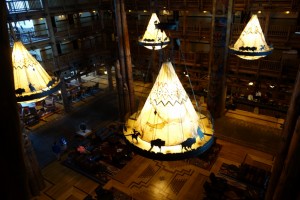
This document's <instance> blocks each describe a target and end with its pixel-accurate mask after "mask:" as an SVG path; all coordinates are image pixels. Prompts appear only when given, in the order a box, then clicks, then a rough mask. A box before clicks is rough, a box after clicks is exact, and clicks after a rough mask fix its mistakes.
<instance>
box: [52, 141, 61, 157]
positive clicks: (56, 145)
mask: <svg viewBox="0 0 300 200" xmlns="http://www.w3.org/2000/svg"><path fill="white" fill-rule="evenodd" d="M52 151H53V153H54V154H55V155H56V158H57V160H60V159H61V147H60V144H59V143H58V142H56V141H55V142H54V143H53V145H52Z"/></svg>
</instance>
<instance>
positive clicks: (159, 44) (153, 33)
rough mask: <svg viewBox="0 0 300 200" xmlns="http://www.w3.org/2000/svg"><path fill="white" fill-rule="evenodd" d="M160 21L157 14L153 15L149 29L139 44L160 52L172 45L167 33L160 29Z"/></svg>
mask: <svg viewBox="0 0 300 200" xmlns="http://www.w3.org/2000/svg"><path fill="white" fill-rule="evenodd" d="M159 23H160V21H159V19H158V17H157V15H156V13H152V15H151V18H150V21H149V23H148V26H147V29H146V31H145V33H144V35H143V36H142V37H140V38H139V44H140V45H143V46H144V47H146V48H147V49H151V50H152V49H154V50H159V49H162V48H164V47H166V46H167V45H168V44H169V43H170V38H169V37H167V35H166V33H165V31H163V30H161V29H158V28H157V26H156V25H157V24H159Z"/></svg>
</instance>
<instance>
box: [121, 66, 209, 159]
mask: <svg viewBox="0 0 300 200" xmlns="http://www.w3.org/2000/svg"><path fill="white" fill-rule="evenodd" d="M124 135H125V137H126V139H127V142H128V143H129V144H131V146H133V149H134V150H136V152H137V153H139V154H141V155H143V156H145V157H149V158H153V159H158V160H178V159H184V158H187V157H192V156H196V155H198V154H200V153H203V152H205V151H206V150H207V149H209V147H210V146H211V145H212V144H213V141H214V138H213V126H212V122H211V119H210V118H209V117H207V116H205V115H204V114H201V113H198V112H197V111H196V110H195V108H194V106H193V104H192V102H191V100H190V98H189V96H188V95H187V93H186V91H185V90H184V88H183V86H182V84H181V82H180V80H179V78H178V77H177V75H176V72H175V70H174V68H173V66H172V64H171V62H164V63H163V64H162V67H161V69H160V72H159V74H158V76H157V78H156V81H155V83H154V85H153V87H152V89H151V92H150V94H149V96H148V98H147V100H146V102H145V104H144V106H143V108H142V110H140V111H138V112H137V113H134V114H133V115H132V116H131V117H130V118H129V119H128V121H127V123H126V129H125V130H124Z"/></svg>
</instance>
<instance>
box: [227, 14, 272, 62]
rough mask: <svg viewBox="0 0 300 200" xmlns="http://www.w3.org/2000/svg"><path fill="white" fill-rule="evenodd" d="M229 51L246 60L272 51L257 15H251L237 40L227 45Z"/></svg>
mask: <svg viewBox="0 0 300 200" xmlns="http://www.w3.org/2000/svg"><path fill="white" fill-rule="evenodd" d="M229 49H230V52H231V53H233V54H235V55H237V56H238V57H240V58H242V59H246V60H256V59H259V58H261V57H265V56H267V55H269V54H271V53H272V51H273V48H272V47H270V46H268V45H267V43H266V41H265V36H264V34H263V32H262V29H261V27H260V24H259V21H258V18H257V15H252V17H251V19H250V21H249V22H248V24H247V25H246V27H245V28H244V30H243V32H242V33H241V35H240V37H239V38H238V40H237V41H236V42H235V44H234V45H233V46H230V47H229Z"/></svg>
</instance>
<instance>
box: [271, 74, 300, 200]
mask: <svg viewBox="0 0 300 200" xmlns="http://www.w3.org/2000/svg"><path fill="white" fill-rule="evenodd" d="M299 115H300V71H298V76H297V79H296V82H295V86H294V92H293V96H292V98H291V102H290V105H289V109H288V112H287V117H286V120H285V122H284V127H283V129H282V143H281V146H280V147H279V154H278V155H277V156H276V159H275V163H274V167H273V170H272V175H271V178H270V182H269V185H268V189H267V193H266V199H267V200H269V199H270V200H271V199H278V200H279V199H280V198H281V197H282V195H283V193H286V194H285V196H284V199H292V198H287V195H291V196H292V195H296V194H297V191H295V190H294V189H295V188H294V187H296V185H298V184H295V183H293V181H294V179H293V176H295V178H296V177H298V178H300V177H299V168H298V169H297V170H296V171H290V170H291V169H293V168H294V167H295V166H298V167H299V166H300V163H299V158H298V157H297V158H296V159H295V160H294V159H292V158H294V156H295V155H294V154H295V153H296V152H297V151H299V149H300V146H299V144H297V143H299V126H298V125H297V126H298V127H297V128H296V124H297V123H299ZM297 121H298V122H297ZM299 155H300V154H298V156H299ZM293 173H294V175H293ZM298 180H299V179H298ZM284 184H287V185H289V186H290V187H286V186H284ZM296 190H297V189H296Z"/></svg>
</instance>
